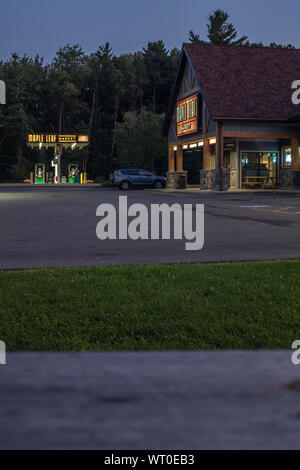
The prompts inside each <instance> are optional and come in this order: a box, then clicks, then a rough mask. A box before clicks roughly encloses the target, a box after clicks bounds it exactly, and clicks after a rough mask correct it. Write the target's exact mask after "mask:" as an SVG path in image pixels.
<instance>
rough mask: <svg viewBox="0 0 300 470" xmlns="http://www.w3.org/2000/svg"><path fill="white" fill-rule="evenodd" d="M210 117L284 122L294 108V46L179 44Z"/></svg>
mask: <svg viewBox="0 0 300 470" xmlns="http://www.w3.org/2000/svg"><path fill="white" fill-rule="evenodd" d="M183 53H186V54H187V56H188V60H189V61H190V63H191V64H192V67H193V69H194V71H195V73H196V76H197V78H198V81H199V85H200V88H201V90H202V92H203V94H204V97H205V99H206V101H207V104H208V106H209V108H210V110H211V113H212V115H213V117H214V118H229V119H230V118H231V119H266V120H288V119H289V118H290V117H291V116H295V115H296V114H298V113H299V112H300V109H299V108H300V106H297V105H294V104H293V103H292V100H291V96H292V92H293V90H292V89H291V85H292V83H293V81H295V80H300V50H299V49H280V48H274V49H273V48H269V47H262V48H260V47H245V46H222V45H202V44H186V43H185V44H184V45H183Z"/></svg>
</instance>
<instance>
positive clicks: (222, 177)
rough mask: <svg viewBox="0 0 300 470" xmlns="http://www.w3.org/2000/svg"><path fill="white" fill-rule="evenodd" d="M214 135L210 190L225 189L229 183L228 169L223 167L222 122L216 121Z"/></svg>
mask: <svg viewBox="0 0 300 470" xmlns="http://www.w3.org/2000/svg"><path fill="white" fill-rule="evenodd" d="M216 126H217V136H216V169H215V170H212V190H213V191H227V190H228V188H229V185H230V179H229V178H230V175H229V170H228V169H224V168H223V154H224V138H223V123H222V122H220V121H218V122H217V123H216Z"/></svg>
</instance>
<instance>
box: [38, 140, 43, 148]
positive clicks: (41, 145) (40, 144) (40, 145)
mask: <svg viewBox="0 0 300 470" xmlns="http://www.w3.org/2000/svg"><path fill="white" fill-rule="evenodd" d="M42 147H43V144H42V142H40V143H39V149H40V150H41V148H42Z"/></svg>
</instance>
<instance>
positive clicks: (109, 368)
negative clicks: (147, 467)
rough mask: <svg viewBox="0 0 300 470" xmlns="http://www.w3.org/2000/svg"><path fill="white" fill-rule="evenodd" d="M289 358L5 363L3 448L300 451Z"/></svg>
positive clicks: (297, 376) (42, 358) (13, 358)
mask: <svg viewBox="0 0 300 470" xmlns="http://www.w3.org/2000/svg"><path fill="white" fill-rule="evenodd" d="M299 367H300V366H294V365H292V363H291V351H277V352H273V351H269V352H238V351H236V352H185V353H182V352H166V353H98V354H97V353H90V354H87V353H68V354H54V353H50V354H8V357H7V365H5V366H0V396H1V400H0V419H1V427H0V448H1V449H55V448H59V449H62V448H63V449H299V448H300V442H299V432H300V404H299V403H300V402H299V396H300V368H299Z"/></svg>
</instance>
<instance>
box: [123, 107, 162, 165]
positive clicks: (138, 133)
mask: <svg viewBox="0 0 300 470" xmlns="http://www.w3.org/2000/svg"><path fill="white" fill-rule="evenodd" d="M164 119H165V115H164V114H154V113H152V112H151V111H146V110H144V111H143V112H142V113H131V112H128V113H125V116H124V120H123V122H122V123H118V125H117V133H116V139H117V146H118V151H119V161H118V166H121V167H124V166H129V167H137V168H145V169H148V170H151V171H156V172H157V173H160V174H162V173H164V172H165V171H166V170H167V160H168V141H167V138H166V137H164V136H163V135H162V126H163V122H164Z"/></svg>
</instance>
